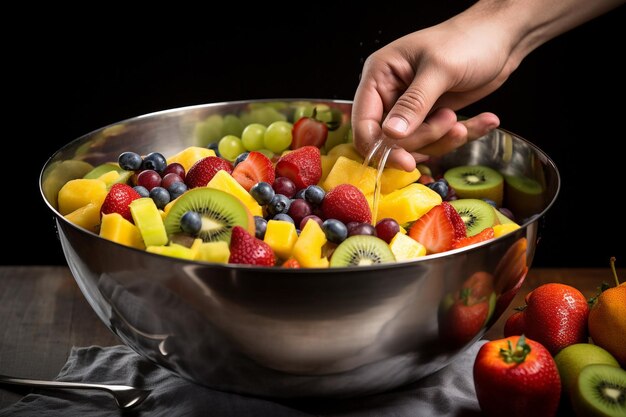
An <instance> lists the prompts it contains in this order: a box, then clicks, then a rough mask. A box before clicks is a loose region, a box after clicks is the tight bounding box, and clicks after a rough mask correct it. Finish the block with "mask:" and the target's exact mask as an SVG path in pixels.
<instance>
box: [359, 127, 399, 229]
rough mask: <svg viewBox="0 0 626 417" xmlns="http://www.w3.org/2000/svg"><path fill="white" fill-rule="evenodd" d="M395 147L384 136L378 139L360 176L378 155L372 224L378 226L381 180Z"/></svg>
mask: <svg viewBox="0 0 626 417" xmlns="http://www.w3.org/2000/svg"><path fill="white" fill-rule="evenodd" d="M392 149H393V145H390V144H389V143H388V141H387V140H385V138H384V137H381V138H380V139H378V140H377V141H376V142H375V143H374V145H373V146H372V149H370V151H369V152H368V154H367V156H366V157H365V160H364V161H363V165H362V166H361V172H360V177H361V178H363V174H364V173H365V170H366V169H367V168H368V167H369V165H370V162H372V160H376V157H377V156H378V166H377V170H376V181H375V182H374V199H373V201H372V226H376V222H377V217H378V204H379V202H380V188H381V185H380V182H381V178H382V175H383V170H384V169H385V164H386V163H387V158H388V157H389V153H390V152H391V150H392Z"/></svg>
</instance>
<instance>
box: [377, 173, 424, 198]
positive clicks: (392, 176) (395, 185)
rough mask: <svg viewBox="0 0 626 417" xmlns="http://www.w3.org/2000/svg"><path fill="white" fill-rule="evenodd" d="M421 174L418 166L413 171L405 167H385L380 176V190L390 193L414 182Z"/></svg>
mask: <svg viewBox="0 0 626 417" xmlns="http://www.w3.org/2000/svg"><path fill="white" fill-rule="evenodd" d="M420 176H421V174H420V172H419V171H418V169H417V168H415V169H414V170H413V171H411V172H407V171H405V170H403V169H395V168H385V169H384V170H383V175H382V176H381V178H380V192H381V193H383V194H389V193H391V192H394V191H396V190H399V189H400V188H404V187H406V186H407V185H409V184H412V183H414V182H415V181H417V180H418V179H419V177H420Z"/></svg>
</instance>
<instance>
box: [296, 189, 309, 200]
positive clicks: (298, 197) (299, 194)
mask: <svg viewBox="0 0 626 417" xmlns="http://www.w3.org/2000/svg"><path fill="white" fill-rule="evenodd" d="M305 191H306V188H301V189H299V190H298V192H297V193H296V195H294V196H293V199H294V200H304V192H305Z"/></svg>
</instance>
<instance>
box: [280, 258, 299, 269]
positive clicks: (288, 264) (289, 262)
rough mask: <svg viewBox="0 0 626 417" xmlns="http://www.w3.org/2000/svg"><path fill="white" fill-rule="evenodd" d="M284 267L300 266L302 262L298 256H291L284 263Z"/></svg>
mask: <svg viewBox="0 0 626 417" xmlns="http://www.w3.org/2000/svg"><path fill="white" fill-rule="evenodd" d="M283 268H292V269H293V268H300V263H299V262H298V261H297V260H296V258H289V259H287V260H286V261H285V262H284V263H283Z"/></svg>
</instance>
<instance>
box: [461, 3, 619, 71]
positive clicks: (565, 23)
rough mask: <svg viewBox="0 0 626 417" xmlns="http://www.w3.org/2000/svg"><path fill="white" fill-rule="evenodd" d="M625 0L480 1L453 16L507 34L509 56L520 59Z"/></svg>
mask: <svg viewBox="0 0 626 417" xmlns="http://www.w3.org/2000/svg"><path fill="white" fill-rule="evenodd" d="M624 2H625V0H480V1H478V2H477V3H476V4H474V5H473V6H472V7H470V8H469V9H468V10H466V11H465V12H463V13H461V14H460V15H458V16H457V17H455V18H454V19H456V20H458V21H459V22H460V23H462V24H472V23H476V24H484V23H486V22H485V20H488V21H490V23H491V24H493V25H495V28H496V30H499V33H502V34H503V36H504V34H505V33H508V34H509V36H510V38H509V42H510V48H511V54H510V55H511V56H512V57H514V60H516V61H518V62H519V61H521V60H522V59H523V58H524V57H525V56H526V55H528V54H529V53H530V52H531V51H532V50H534V49H535V48H537V47H539V46H540V45H542V44H543V43H545V42H547V41H548V40H550V39H552V38H554V37H556V36H558V35H560V34H561V33H563V32H566V31H568V30H569V29H572V28H574V27H576V26H578V25H580V24H582V23H584V22H586V21H588V20H591V19H593V18H594V17H597V16H599V15H601V14H603V13H605V12H607V11H609V10H611V9H613V8H615V7H617V6H619V5H620V4H622V3H624Z"/></svg>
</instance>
